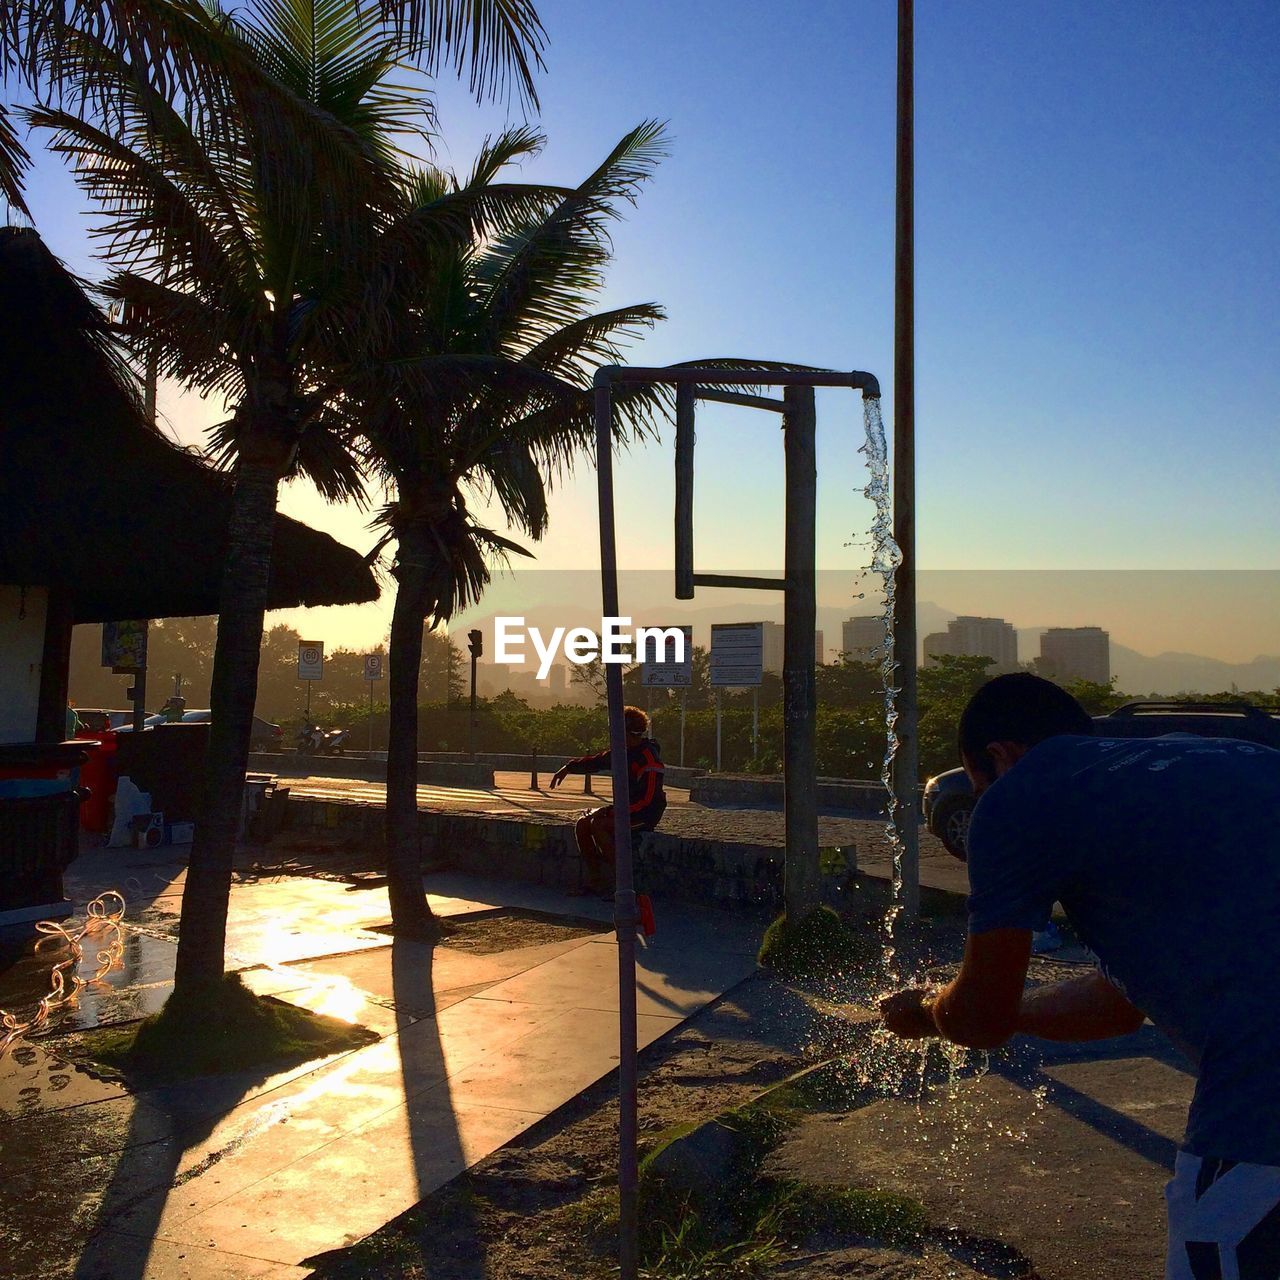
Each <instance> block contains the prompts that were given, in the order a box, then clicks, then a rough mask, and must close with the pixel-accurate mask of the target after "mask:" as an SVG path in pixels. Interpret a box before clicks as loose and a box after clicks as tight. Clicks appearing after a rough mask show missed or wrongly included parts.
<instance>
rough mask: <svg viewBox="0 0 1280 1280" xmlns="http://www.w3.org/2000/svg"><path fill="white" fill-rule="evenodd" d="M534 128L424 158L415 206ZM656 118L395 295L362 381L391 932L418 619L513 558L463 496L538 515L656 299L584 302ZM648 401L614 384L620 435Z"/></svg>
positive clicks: (400, 896)
mask: <svg viewBox="0 0 1280 1280" xmlns="http://www.w3.org/2000/svg"><path fill="white" fill-rule="evenodd" d="M540 145H541V139H540V138H539V137H538V136H537V135H536V134H534V133H532V132H531V131H528V130H520V131H516V132H514V133H509V134H507V135H504V136H503V137H502V138H500V139H499V140H498V141H497V142H496V143H495V144H493V145H491V146H488V147H486V148H485V150H484V152H483V154H482V155H481V157H480V159H479V161H478V163H477V166H476V170H475V172H474V173H473V174H472V176H471V178H470V179H469V180H468V181H467V183H466V184H462V185H460V184H458V183H457V182H456V180H454V179H453V178H451V177H450V176H449V175H446V174H443V173H441V172H439V171H436V170H428V171H422V172H418V173H416V174H415V175H413V177H412V178H411V179H410V180H409V181H410V185H411V186H412V187H413V188H414V190H415V196H414V203H420V204H430V203H431V202H432V201H434V200H440V199H444V198H446V197H447V196H448V194H449V193H451V192H457V191H465V190H468V189H473V188H475V187H476V186H477V185H479V184H482V183H484V182H487V181H491V180H492V179H493V178H494V177H496V176H497V175H498V174H499V172H500V170H501V169H502V167H503V166H504V165H505V164H506V163H508V162H510V161H512V160H515V159H518V158H520V157H523V156H527V155H530V154H532V153H534V152H535V151H536V150H537V149H538V148H539V147H540ZM663 150H664V147H663V135H662V128H661V126H660V125H658V124H656V123H653V122H646V123H645V124H642V125H640V126H639V127H638V128H636V129H633V130H632V131H631V132H630V133H628V134H627V135H626V136H625V137H624V138H623V139H622V140H621V141H620V142H619V143H618V145H617V146H616V147H614V149H613V150H612V151H611V152H610V154H609V155H608V157H607V158H606V159H605V161H604V163H603V164H602V165H601V166H600V167H599V168H598V169H597V170H596V171H595V172H594V173H592V174H591V175H590V177H588V178H587V179H586V181H585V182H583V183H582V184H581V185H580V186H578V187H576V188H573V189H571V190H568V191H564V192H562V193H559V194H558V196H557V198H556V199H555V201H554V204H553V205H552V207H550V208H548V209H546V210H545V211H540V212H537V213H536V216H533V217H530V218H528V219H527V220H525V221H524V222H522V223H521V224H519V225H516V226H514V227H512V228H510V229H509V230H508V231H507V232H506V233H504V234H501V235H498V236H494V237H490V238H487V239H482V240H480V241H478V242H476V243H473V244H468V245H452V246H449V248H448V250H447V251H446V252H444V253H442V254H441V255H439V257H438V258H437V259H436V260H435V262H434V264H433V277H434V278H433V279H432V280H431V281H430V282H429V286H430V287H428V288H426V289H424V290H423V292H421V293H420V294H418V295H417V296H414V295H412V294H410V295H408V296H403V295H402V296H401V298H400V299H399V302H400V303H402V304H403V305H401V306H398V307H397V309H396V311H395V313H394V319H393V321H392V324H391V331H390V333H389V338H390V343H389V346H388V349H387V350H386V351H385V352H384V354H383V358H382V359H381V360H379V361H378V362H377V363H376V364H374V365H372V366H371V369H370V379H371V381H372V383H373V384H374V386H373V389H372V391H371V392H370V389H369V388H366V389H365V390H366V395H365V397H364V400H363V402H362V403H361V405H360V410H359V416H360V421H361V426H360V430H361V432H362V433H363V435H364V438H365V441H366V447H367V461H368V464H369V466H370V468H371V470H373V471H374V472H375V473H377V474H378V475H380V476H381V478H382V480H383V481H384V482H385V485H386V487H387V490H388V499H389V500H388V502H387V504H386V506H385V507H384V508H383V509H382V511H381V512H380V514H379V516H378V520H379V522H380V523H381V524H382V525H384V526H385V530H386V532H385V536H384V539H383V543H382V544H380V545H386V544H388V543H391V542H394V544H395V556H394V564H393V568H392V574H393V576H394V579H395V584H396V598H395V606H394V612H393V615H392V623H391V643H390V655H389V668H390V671H389V676H390V678H389V681H388V694H389V697H390V704H391V705H390V739H389V743H388V753H387V816H386V821H387V862H388V878H389V892H390V899H391V912H392V917H393V920H394V922H395V925H396V927H397V929H398V930H401V931H405V932H414V933H417V934H419V935H421V934H428V935H429V934H430V933H431V932H432V931H433V929H434V922H433V919H432V915H431V911H430V908H429V906H428V904H427V899H426V895H425V893H424V892H423V885H422V873H421V860H420V856H419V843H418V822H417V760H418V756H417V751H418V672H419V666H420V659H421V651H422V636H423V627H424V621H425V622H426V623H427V624H428V625H430V626H432V627H434V626H436V625H439V624H442V623H445V622H447V621H448V619H449V618H450V617H451V616H452V615H453V614H454V613H455V612H456V611H457V610H459V609H461V608H464V607H466V606H467V605H469V604H471V603H473V602H474V601H476V600H478V599H479V597H480V595H481V593H482V592H483V590H484V588H485V586H486V585H487V584H488V582H489V576H490V567H491V562H492V560H493V559H494V558H495V557H497V558H501V557H504V556H506V555H509V554H512V553H514V554H522V555H527V554H528V552H526V551H525V550H524V549H523V548H522V547H520V546H519V545H517V544H516V543H515V542H513V541H511V540H510V538H509V537H508V536H507V535H506V533H500V532H498V531H496V530H494V529H492V528H489V527H486V525H484V524H482V523H480V522H479V520H478V519H477V518H476V516H475V515H474V514H473V512H472V510H471V508H470V505H469V499H474V498H476V497H477V496H479V497H480V498H482V499H487V500H489V501H491V502H492V503H493V504H495V505H496V507H497V509H498V510H499V511H500V512H501V515H502V518H503V520H504V521H505V523H506V525H507V527H508V529H509V530H511V531H515V532H516V533H518V534H520V535H524V536H526V537H528V538H532V539H537V538H539V537H541V536H542V534H543V532H544V531H545V529H546V527H547V491H548V487H549V485H550V484H551V482H552V480H553V479H554V477H555V475H556V474H557V473H558V472H560V471H561V470H562V469H563V468H564V467H566V466H568V465H570V464H571V463H572V461H573V460H574V459H575V458H576V457H578V456H580V455H581V453H582V452H583V451H584V450H585V449H586V448H588V447H589V446H590V445H592V444H593V442H594V438H595V436H594V416H593V398H592V393H591V377H592V374H593V373H594V371H595V368H596V367H597V366H599V365H600V364H604V363H611V362H613V361H616V360H617V358H618V354H619V342H620V340H622V339H623V338H625V337H628V336H634V335H635V334H637V333H638V332H639V331H640V330H642V329H645V328H647V327H649V326H651V325H652V324H654V323H655V322H656V321H657V320H659V319H661V318H662V314H663V313H662V311H661V309H660V308H659V307H658V306H656V305H655V304H653V303H642V304H639V305H635V306H626V307H619V308H615V309H612V310H607V311H601V312H593V311H592V309H591V306H592V303H593V301H594V298H595V295H596V294H597V292H598V291H599V289H600V288H601V286H602V285H603V283H604V277H605V268H606V266H607V264H608V262H609V258H610V251H611V245H610V240H609V235H608V229H609V224H610V223H611V221H612V220H613V219H615V218H617V217H618V216H619V215H620V213H621V211H622V207H623V206H624V205H626V204H627V203H629V202H634V200H635V199H636V196H637V194H638V192H639V189H640V187H641V185H642V184H643V183H644V181H645V180H646V179H647V178H648V177H649V175H650V174H651V173H652V171H653V168H654V166H655V164H656V163H657V161H658V160H659V158H660V157H661V155H662V154H663ZM660 403H661V397H660V395H659V394H657V393H652V392H647V391H643V390H637V391H635V392H632V393H624V394H623V395H622V396H620V397H619V406H620V409H621V413H620V415H619V422H620V428H621V430H622V431H623V432H624V433H626V434H631V433H633V432H637V431H639V432H642V431H644V430H646V429H647V428H648V427H649V426H650V425H651V422H652V413H653V411H654V409H655V407H656V406H657V405H658V404H660Z"/></svg>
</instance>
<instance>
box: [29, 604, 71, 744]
mask: <svg viewBox="0 0 1280 1280" xmlns="http://www.w3.org/2000/svg"><path fill="white" fill-rule="evenodd" d="M74 621H75V610H74V607H73V601H72V599H71V593H70V592H69V591H66V590H64V589H63V588H61V587H50V588H49V594H48V596H47V598H46V600H45V616H44V645H43V648H42V650H41V654H40V692H39V694H38V701H37V703H36V741H37V742H39V743H47V742H61V741H63V739H64V738H66V736H67V685H68V681H69V678H70V670H71V627H72V624H73V622H74Z"/></svg>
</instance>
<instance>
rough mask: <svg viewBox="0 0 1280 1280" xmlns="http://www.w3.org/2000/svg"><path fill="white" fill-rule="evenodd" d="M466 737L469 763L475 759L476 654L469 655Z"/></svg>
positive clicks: (473, 762)
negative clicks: (469, 670) (469, 751)
mask: <svg viewBox="0 0 1280 1280" xmlns="http://www.w3.org/2000/svg"><path fill="white" fill-rule="evenodd" d="M467 739H468V742H469V744H470V747H471V763H472V764H475V761H476V655H475V654H474V653H473V654H472V655H471V722H470V724H469V725H468V726H467Z"/></svg>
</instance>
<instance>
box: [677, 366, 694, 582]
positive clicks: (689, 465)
mask: <svg viewBox="0 0 1280 1280" xmlns="http://www.w3.org/2000/svg"><path fill="white" fill-rule="evenodd" d="M695 390H696V388H695V387H694V385H693V384H692V383H691V382H689V383H684V384H683V385H681V386H679V387H677V388H676V599H677V600H692V599H693V588H694V574H693V445H694V425H693V418H694V409H695V405H694V392H695Z"/></svg>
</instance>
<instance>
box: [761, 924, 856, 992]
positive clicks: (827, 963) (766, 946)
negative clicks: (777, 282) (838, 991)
mask: <svg viewBox="0 0 1280 1280" xmlns="http://www.w3.org/2000/svg"><path fill="white" fill-rule="evenodd" d="M879 955H880V939H879V937H877V936H875V935H874V934H872V933H871V932H869V931H867V930H865V929H864V930H858V929H854V928H853V927H852V926H850V925H849V924H847V923H846V922H845V921H844V920H842V919H841V918H840V916H838V915H837V914H836V913H835V912H834V911H832V909H831V908H830V907H818V908H817V909H816V910H814V911H811V912H810V913H809V914H808V915H807V916H805V917H803V919H801V920H800V921H799V922H798V923H793V922H792V921H791V919H790V918H789V917H788V916H787V915H786V913H785V912H784V913H783V914H782V915H780V916H779V917H778V918H777V919H776V920H774V922H773V923H772V924H771V925H770V926H769V927H768V928H767V929H766V930H765V934H764V941H763V942H762V943H761V944H760V954H759V956H758V959H759V962H760V964H761V965H762V966H763V967H764V968H766V969H771V970H773V972H774V973H776V974H777V975H778V976H779V977H781V978H824V977H829V976H831V975H832V974H837V973H849V972H852V971H853V970H856V969H861V968H863V967H865V966H866V965H868V964H873V963H875V962H876V960H878V958H879Z"/></svg>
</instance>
